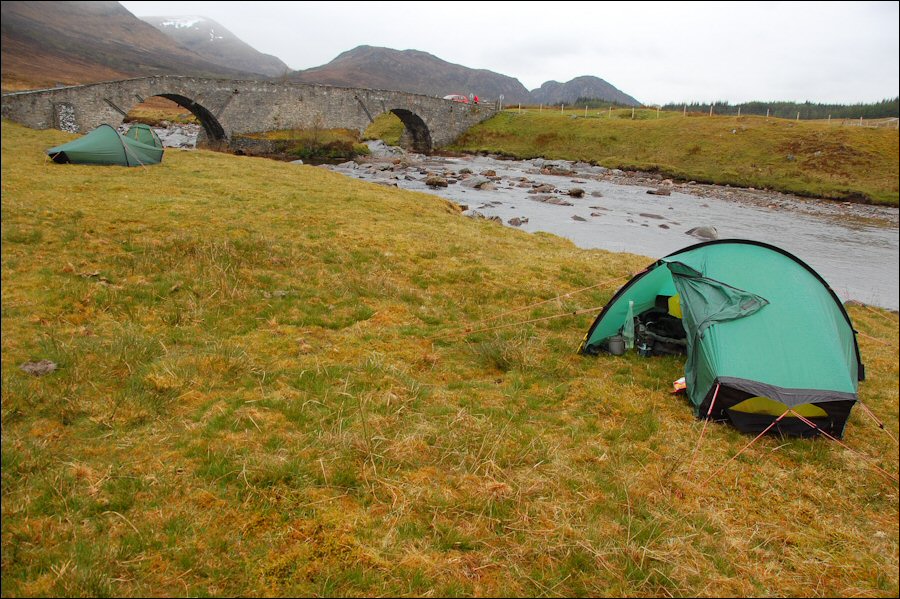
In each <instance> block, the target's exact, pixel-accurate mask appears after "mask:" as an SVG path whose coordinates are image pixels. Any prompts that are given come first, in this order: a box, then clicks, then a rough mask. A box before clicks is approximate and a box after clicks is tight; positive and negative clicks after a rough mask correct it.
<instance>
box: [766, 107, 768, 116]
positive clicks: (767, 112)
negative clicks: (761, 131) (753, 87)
mask: <svg viewBox="0 0 900 599" xmlns="http://www.w3.org/2000/svg"><path fill="white" fill-rule="evenodd" d="M766 118H769V109H768V108H766Z"/></svg>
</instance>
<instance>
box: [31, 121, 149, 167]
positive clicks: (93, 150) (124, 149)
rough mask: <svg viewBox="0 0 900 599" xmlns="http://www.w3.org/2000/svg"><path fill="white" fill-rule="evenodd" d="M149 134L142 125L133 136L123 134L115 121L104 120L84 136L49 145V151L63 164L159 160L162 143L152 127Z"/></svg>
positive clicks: (124, 163) (125, 164)
mask: <svg viewBox="0 0 900 599" xmlns="http://www.w3.org/2000/svg"><path fill="white" fill-rule="evenodd" d="M144 127H146V125H144ZM132 129H134V127H132ZM147 129H149V127H147ZM150 134H151V135H150V136H149V137H148V136H147V132H146V131H143V129H142V128H141V129H138V130H137V131H135V132H134V134H133V135H132V136H127V135H121V134H120V133H119V132H118V131H116V130H115V128H114V127H113V126H112V125H107V124H103V125H100V126H99V127H97V128H96V129H94V130H93V131H91V132H90V133H88V134H87V135H85V136H84V137H80V138H78V139H76V140H73V141H70V142H69V143H67V144H63V145H61V146H56V147H55V148H50V149H49V150H47V154H48V155H49V156H50V158H52V159H53V161H54V162H58V163H61V164H62V163H67V162H71V163H74V164H117V165H120V166H139V165H148V164H159V163H160V162H161V161H162V156H163V147H162V143H160V141H159V137H157V136H156V134H155V133H154V132H153V131H152V130H150Z"/></svg>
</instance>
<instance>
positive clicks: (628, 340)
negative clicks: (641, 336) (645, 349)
mask: <svg viewBox="0 0 900 599" xmlns="http://www.w3.org/2000/svg"><path fill="white" fill-rule="evenodd" d="M622 336H623V337H625V349H626V350H629V349H634V301H631V300H629V302H628V314H627V315H626V316H625V326H623V327H622Z"/></svg>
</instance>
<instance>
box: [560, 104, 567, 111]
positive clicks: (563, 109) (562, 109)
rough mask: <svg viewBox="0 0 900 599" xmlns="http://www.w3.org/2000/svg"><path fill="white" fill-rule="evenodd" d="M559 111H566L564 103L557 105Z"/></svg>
mask: <svg viewBox="0 0 900 599" xmlns="http://www.w3.org/2000/svg"><path fill="white" fill-rule="evenodd" d="M559 111H560V112H565V111H566V105H565V104H560V105H559Z"/></svg>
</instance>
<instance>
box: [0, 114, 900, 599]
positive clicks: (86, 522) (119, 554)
mask: <svg viewBox="0 0 900 599" xmlns="http://www.w3.org/2000/svg"><path fill="white" fill-rule="evenodd" d="M0 133H2V161H0V167H2V177H0V183H2V194H0V198H2V213H3V220H2V223H0V224H2V241H3V243H2V246H0V250H2V265H3V268H2V272H3V310H2V329H3V343H2V376H3V384H2V405H3V412H2V425H3V435H2V438H0V442H2V457H3V467H2V484H3V531H2V554H3V595H4V596H6V597H19V596H22V597H35V596H57V597H61V596H65V597H73V596H89V597H99V596H116V597H132V596H136V597H146V596H174V595H182V594H184V595H191V596H209V595H213V596H231V595H240V596H261V595H265V596H290V597H306V596H320V595H329V596H366V597H373V596H391V597H395V596H408V595H412V596H436V597H451V596H482V597H483V596H500V597H522V596H538V595H542V596H543V595H560V596H566V597H569V596H622V597H626V596H627V597H634V596H643V597H668V596H706V595H711V596H727V597H746V596H757V595H777V596H807V595H808V594H810V593H811V592H812V593H814V594H816V595H818V596H823V597H831V596H838V597H850V596H886V597H895V596H897V592H898V572H900V570H898V553H897V547H898V531H900V526H898V524H900V523H898V495H897V486H896V483H895V482H891V481H889V480H887V479H886V478H884V477H883V476H882V475H881V474H879V472H878V471H877V470H875V468H874V467H872V466H871V465H870V463H869V462H868V461H866V459H865V458H863V457H860V456H859V455H858V454H857V453H855V452H862V453H864V454H866V455H868V456H870V459H871V463H872V464H874V465H877V466H878V467H879V468H882V469H884V470H886V471H887V473H888V474H889V475H890V476H893V477H896V476H897V469H898V460H897V446H896V445H895V443H894V441H893V440H891V439H890V438H888V436H887V435H885V434H884V432H883V431H881V430H879V429H878V426H877V425H876V424H875V423H874V422H873V421H872V420H871V419H869V418H868V417H866V415H865V413H864V412H863V411H862V410H860V409H858V408H857V409H854V411H853V414H852V416H851V419H850V421H849V423H848V425H847V430H846V434H845V437H844V439H843V443H844V444H845V445H846V447H840V446H838V445H837V444H834V443H830V442H829V441H828V440H827V439H785V438H779V437H776V436H772V437H765V438H763V439H760V440H759V441H757V443H756V444H754V446H752V447H750V448H749V449H747V450H746V451H745V452H744V453H743V454H741V456H740V458H739V459H735V460H731V459H730V458H731V457H732V456H734V455H735V454H736V453H737V452H738V451H740V450H741V449H742V448H743V447H744V446H745V445H747V443H749V441H750V440H751V438H750V437H748V436H746V435H742V434H738V433H737V432H736V431H735V430H734V429H732V428H730V427H727V426H724V425H719V424H710V425H709V426H708V427H706V430H705V436H704V437H703V440H702V443H701V444H700V445H699V449H698V450H697V454H696V460H694V459H692V454H693V452H694V450H695V446H697V441H698V438H699V437H700V433H701V424H700V422H698V421H697V420H695V419H694V417H693V415H692V413H691V409H690V408H689V407H688V404H687V403H686V402H685V401H684V400H682V399H680V398H677V397H673V396H672V395H670V393H669V391H670V389H671V382H672V381H673V380H675V379H676V378H678V377H679V376H681V374H680V373H681V372H683V366H684V365H683V362H682V361H681V360H680V359H678V358H675V357H661V358H653V359H646V358H641V357H639V356H637V355H636V354H635V353H633V352H630V353H628V354H626V355H624V356H619V357H613V356H603V357H584V356H579V355H576V353H575V351H576V348H577V347H578V344H579V342H580V341H581V339H582V336H583V335H584V333H585V332H586V330H587V328H588V326H589V324H590V322H591V319H592V315H587V314H584V315H581V316H578V317H573V316H570V315H571V313H572V312H573V311H574V310H578V309H582V308H583V309H589V308H596V307H598V306H601V305H602V304H604V303H605V302H606V301H608V300H609V299H610V297H611V296H612V294H613V293H614V292H615V290H616V289H617V288H618V286H619V285H620V284H621V283H622V282H624V281H625V280H627V278H628V277H629V276H630V275H631V273H634V272H635V271H637V270H639V269H641V268H643V267H644V266H646V265H647V264H648V263H649V262H650V260H651V259H650V258H644V257H638V256H633V255H625V254H613V253H608V252H603V251H597V250H581V249H578V248H576V247H575V246H574V245H573V244H571V243H569V242H568V241H565V240H562V239H560V238H557V237H554V236H551V235H546V234H534V235H532V234H528V233H525V232H523V231H519V230H516V229H513V228H511V227H502V226H499V225H496V224H494V223H490V222H486V221H484V220H481V221H477V220H471V219H467V218H464V217H462V216H461V215H460V213H459V211H458V208H457V207H455V206H454V205H452V204H450V203H448V202H446V201H443V200H440V199H438V198H436V197H434V196H431V195H426V194H419V193H412V192H404V191H401V190H397V189H394V188H387V187H383V186H379V185H373V184H368V183H363V182H360V181H357V180H353V179H349V178H347V177H344V176H342V175H339V174H336V173H332V172H329V171H326V170H324V169H320V168H315V167H308V166H297V165H292V164H286V163H281V162H275V161H270V160H265V159H259V158H247V157H238V156H232V155H227V154H222V153H214V152H207V151H173V150H168V151H167V152H166V156H165V159H164V160H163V162H162V164H159V165H156V166H153V167H150V168H132V169H128V168H119V167H91V166H77V165H57V164H53V163H50V162H49V160H48V159H47V157H46V155H45V154H44V150H45V149H46V148H48V147H52V146H53V145H56V144H58V143H60V142H63V141H67V140H69V139H72V136H71V135H68V134H65V133H63V132H60V131H34V130H29V129H25V128H23V127H20V126H18V125H15V124H12V123H8V122H4V123H3V126H2V130H0ZM589 286H595V287H594V289H592V290H590V291H588V292H585V293H580V294H577V295H572V296H570V297H562V298H559V297H558V296H559V295H561V294H565V293H570V292H574V291H577V290H579V289H582V288H585V287H589ZM554 298H556V299H554ZM543 300H551V301H550V302H548V303H545V304H543V305H541V306H533V305H532V304H535V303H537V302H541V301H543ZM529 305H532V306H531V308H529V310H527V311H523V312H518V313H517V314H518V316H519V317H516V315H515V314H513V315H509V316H507V317H506V318H505V319H504V320H495V321H492V322H491V324H493V323H507V324H508V323H516V322H519V321H520V320H526V319H531V318H541V317H543V316H548V315H555V314H559V313H565V314H566V317H565V318H562V319H554V320H546V321H540V322H534V323H531V324H519V325H517V326H515V327H508V328H504V329H496V330H494V331H490V332H481V333H476V334H474V335H470V336H468V337H464V338H463V337H461V336H446V335H445V336H443V337H441V334H446V333H448V332H453V331H459V330H460V329H461V328H462V327H464V326H471V325H472V324H475V323H477V321H479V320H480V319H484V318H489V317H494V316H498V315H501V314H502V313H507V312H509V311H511V310H515V309H520V308H523V307H526V306H529ZM848 310H849V313H850V315H851V317H852V319H853V323H854V327H855V328H856V329H858V330H859V331H860V332H861V335H860V348H861V351H862V354H863V358H864V360H865V362H866V366H867V369H866V370H867V378H866V381H864V382H863V383H861V385H860V398H861V399H862V401H863V402H865V403H866V405H867V406H869V407H870V408H871V409H872V410H873V412H874V413H876V414H878V415H880V416H882V417H883V418H885V419H886V427H887V428H888V430H890V431H892V432H893V434H896V431H897V424H898V423H897V414H898V405H897V388H898V357H897V338H898V325H897V316H896V315H895V314H890V313H887V312H885V311H881V310H874V309H869V308H866V307H864V306H850V307H849V308H848ZM42 359H47V360H51V361H52V362H54V363H56V364H57V365H58V369H57V370H56V371H55V372H53V373H50V374H47V375H45V376H40V377H38V376H33V375H31V374H27V373H26V372H24V371H23V370H21V369H20V365H22V364H23V363H25V362H27V361H33V360H42ZM720 468H721V475H716V474H717V472H718V471H719V470H720Z"/></svg>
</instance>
